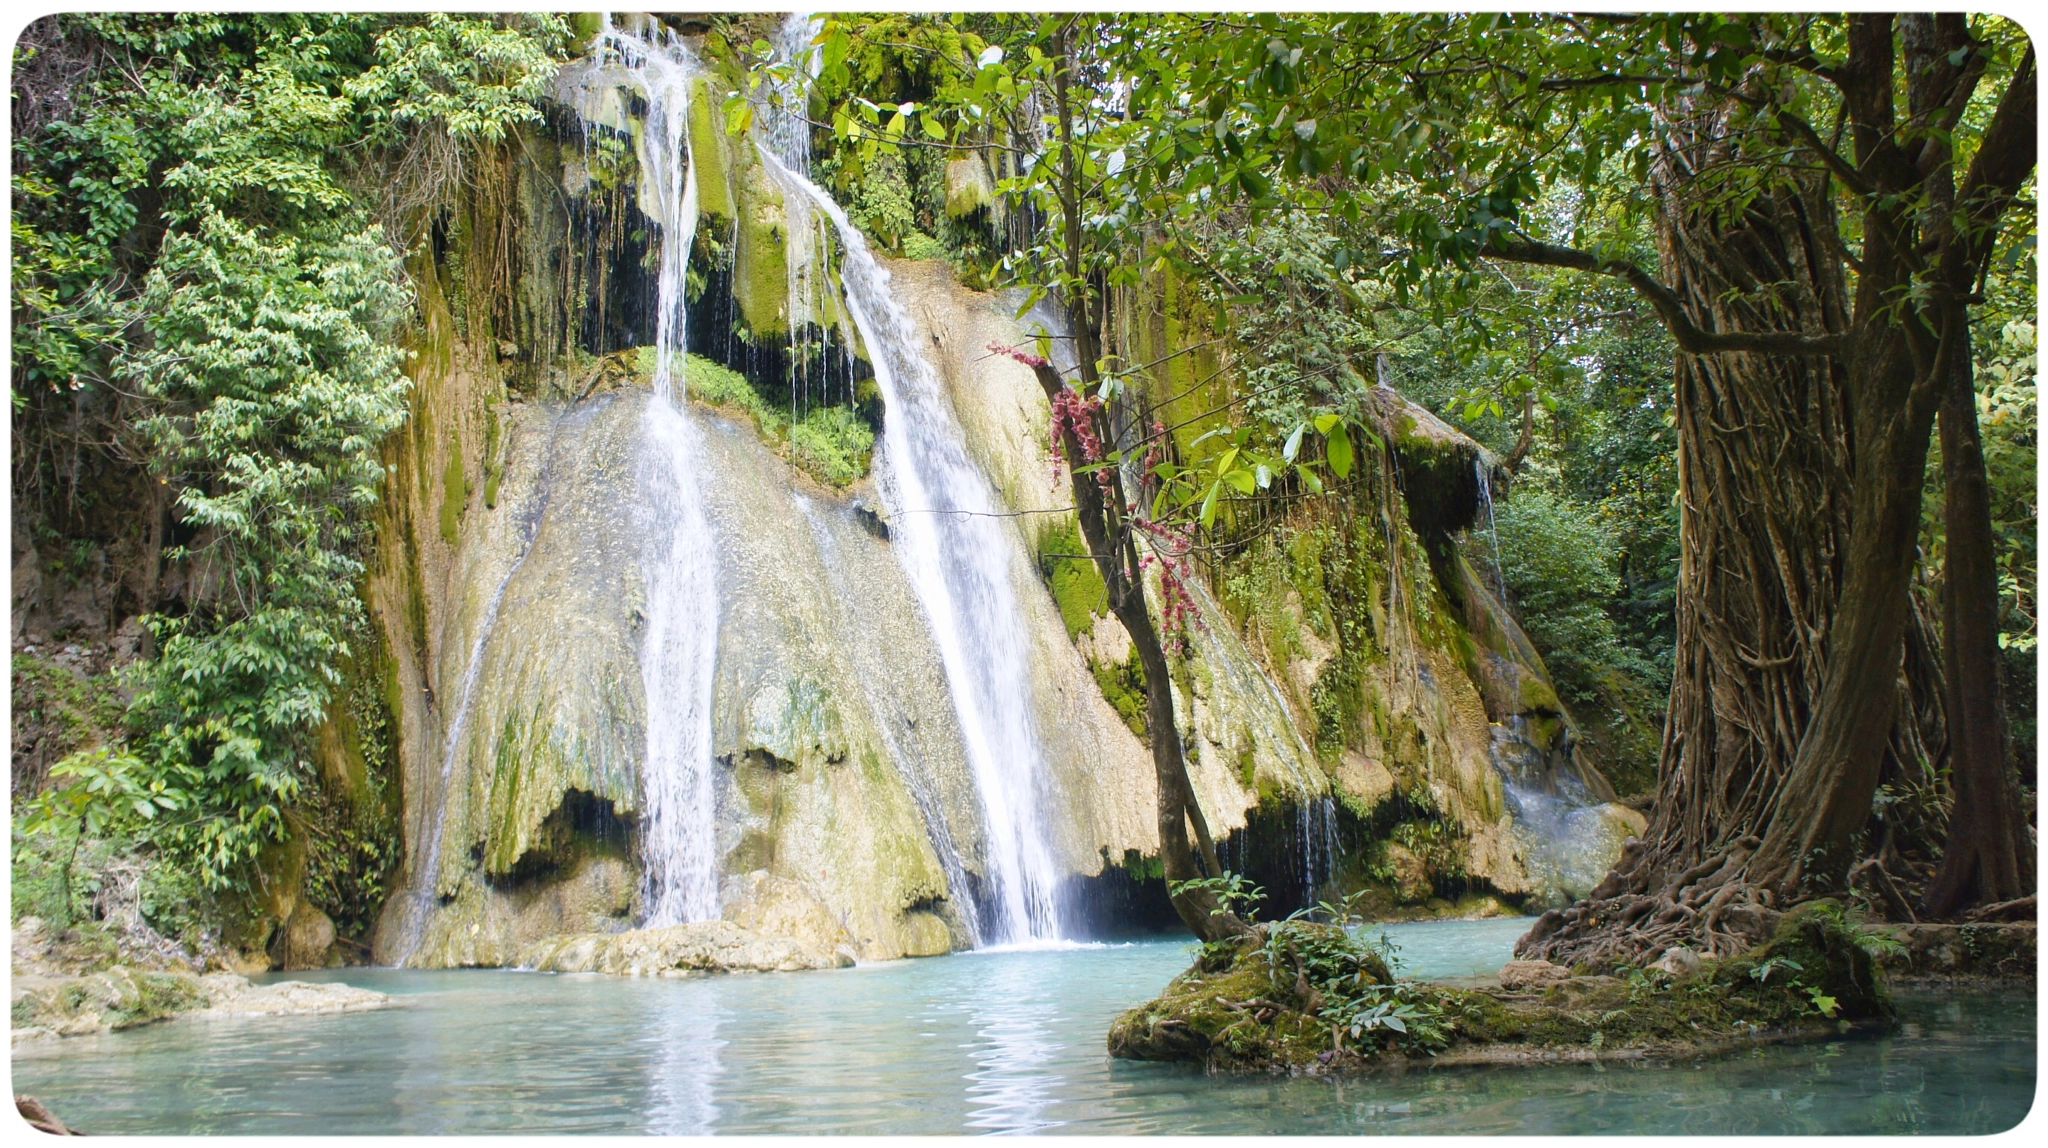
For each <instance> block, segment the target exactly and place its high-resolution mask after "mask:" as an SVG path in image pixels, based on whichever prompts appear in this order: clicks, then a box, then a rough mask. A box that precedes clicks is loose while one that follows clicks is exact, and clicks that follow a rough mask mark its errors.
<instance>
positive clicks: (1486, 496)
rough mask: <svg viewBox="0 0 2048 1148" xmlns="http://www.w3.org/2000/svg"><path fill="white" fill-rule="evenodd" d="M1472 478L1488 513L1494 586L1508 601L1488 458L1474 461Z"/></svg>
mask: <svg viewBox="0 0 2048 1148" xmlns="http://www.w3.org/2000/svg"><path fill="white" fill-rule="evenodd" d="M1472 477H1473V478H1474V479H1475V480H1477V481H1478V483H1479V505H1480V507H1481V508H1482V509H1483V510H1484V511H1485V512H1486V542H1487V545H1488V547H1490V548H1491V549H1492V551H1493V585H1494V590H1495V591H1496V592H1497V593H1499V594H1500V600H1501V601H1502V602H1506V601H1507V600H1508V582H1507V571H1506V570H1505V569H1503V568H1502V566H1501V564H1500V530H1499V528H1498V527H1497V526H1496V525H1495V523H1494V520H1493V480H1492V478H1491V476H1490V475H1489V474H1488V473H1487V466H1486V456H1485V455H1484V454H1481V455H1477V456H1475V457H1474V458H1473V459H1472Z"/></svg>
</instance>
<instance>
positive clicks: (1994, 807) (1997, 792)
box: [1925, 339, 2034, 917]
mask: <svg viewBox="0 0 2048 1148" xmlns="http://www.w3.org/2000/svg"><path fill="white" fill-rule="evenodd" d="M1956 343H1957V345H1956V346H1955V348H1953V350H1952V353H1951V357H1950V362H1949V372H1950V375H1951V379H1950V383H1949V387H1948V393H1947V394H1945V395H1944V396H1943V397H1942V407H1941V460H1942V480H1943V486H1944V492H1945V501H1944V506H1943V516H1944V518H1945V520H1946V524H1947V554H1946V560H1945V564H1944V568H1943V573H1942V591H1941V613H1942V631H1943V634H1944V637H1945V639H1946V640H1945V641H1944V643H1943V652H1944V654H1945V657H1944V659H1943V669H1944V671H1945V673H1944V677H1945V678H1946V680H1947V686H1948V691H1947V697H1946V699H1945V700H1946V705H1947V709H1948V712H1949V714H1950V725H1949V768H1950V777H1951V779H1952V784H1953V785H1954V788H1955V808H1954V812H1953V813H1952V814H1951V815H1950V817H1949V829H1948V844H1947V847H1946V848H1945V849H1944V850H1943V852H1942V857H1941V867H1940V869H1939V870H1937V871H1936V873H1935V877H1934V882H1933V884H1931V885H1930V886H1929V887H1928V889H1927V894H1926V898H1925V906H1926V909H1927V912H1928V913H1929V915H1931V916H1935V917H1951V916H1954V915H1955V914H1956V913H1958V912H1960V911H1961V910H1963V909H1967V908H1970V907H1972V906H1975V905H1988V904H1995V903H1997V902H2001V901H2010V900H2013V899H2015V898H2018V897H2024V896H2026V895H2027V894H2029V893H2032V892H2033V891H2034V850H2033V843H2032V842H2031V841H2030V840H2029V839H2028V836H2027V822H2026V814H2025V812H2024V811H2023V809H2022V807H2021V805H2020V800H2019V794H2018V792H2017V791H2016V786H2015V785H2014V784H2013V781H2014V778H2013V770H2012V763H2011V760H2010V755H2011V750H2010V743H2009V740H2008V734H2007V729H2006V720H2005V691H2004V685H2003V683H2002V682H2001V680H2000V674H1999V653H1998V568H1997V565H1996V562H1995V556H1994V540H1993V538H1992V533H1991V493H1990V483H1989V481H1988V479H1987V477H1986V475H1985V472H1984V444H1983V441H1982V439H1981V438H1980V437H1979V434H1978V429H1977V392H1976V386H1975V380H1974V378H1973V377H1972V371H1971V355H1970V348H1969V344H1968V340H1967V339H1959V340H1957V341H1956Z"/></svg>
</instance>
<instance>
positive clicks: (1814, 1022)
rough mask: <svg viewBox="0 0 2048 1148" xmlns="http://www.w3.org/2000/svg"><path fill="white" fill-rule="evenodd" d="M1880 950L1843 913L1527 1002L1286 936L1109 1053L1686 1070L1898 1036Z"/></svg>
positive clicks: (1170, 989) (1273, 929)
mask: <svg viewBox="0 0 2048 1148" xmlns="http://www.w3.org/2000/svg"><path fill="white" fill-rule="evenodd" d="M1877 935H1878V934H1877V933H1876V932H1875V931H1874V930H1862V929H1860V928H1858V927H1857V926H1855V925H1854V924H1853V923H1851V922H1849V921H1848V920H1847V919H1846V918H1845V917H1844V916H1843V914H1842V912H1841V910H1840V908H1839V907H1838V906H1836V905H1835V904H1833V903H1832V902H1825V901H1823V902H1814V903H1811V904H1808V905H1803V906H1800V907H1799V908H1797V909H1795V910H1793V911H1792V912H1789V913H1786V914H1785V915H1784V916H1783V917H1782V918H1780V919H1779V921H1778V922H1777V926H1776V929H1775V931H1774V932H1773V933H1772V935H1771V938H1770V940H1768V941H1767V942H1765V943H1764V944H1762V945H1759V946H1757V947H1755V948H1753V949H1751V950H1749V951H1748V952H1745V953H1742V954H1740V955H1738V956H1734V957H1729V958H1727V959H1725V960H1718V961H1700V960H1698V959H1697V958H1696V957H1693V958H1691V959H1684V958H1685V957H1686V956H1689V954H1683V955H1682V954H1671V955H1670V959H1667V960H1666V961H1664V962H1662V964H1663V965H1664V966H1665V967H1661V968H1652V969H1639V968H1632V967H1619V968H1615V969H1611V970H1605V971H1602V972H1598V973H1595V972H1594V971H1593V970H1580V969H1574V970H1563V969H1554V970H1552V969H1545V970H1537V971H1538V972H1548V973H1550V974H1551V975H1549V976H1540V975H1531V970H1529V969H1526V968H1515V969H1511V970H1509V971H1510V972H1511V973H1513V974H1514V975H1513V976H1508V977H1504V978H1503V981H1504V982H1505V984H1507V985H1511V986H1513V987H1485V988H1467V987H1459V986H1452V985H1444V984H1431V983H1427V982H1417V981H1406V980H1399V979H1397V978H1395V977H1394V976H1393V975H1392V974H1391V972H1390V971H1389V969H1388V967H1387V963H1386V959H1385V953H1384V951H1383V950H1382V949H1381V948H1380V947H1378V946H1376V945H1374V944H1373V943H1371V942H1368V941H1365V940H1361V939H1359V938H1358V937H1356V936H1354V935H1352V934H1351V933H1349V932H1347V931H1346V930H1344V929H1341V928H1339V927H1337V926H1334V925H1317V924H1308V923H1305V922H1300V921H1283V922H1279V923H1277V924H1270V925H1262V926H1259V928H1258V930H1257V931H1256V932H1255V933H1254V934H1253V935H1252V936H1250V937H1247V938H1242V939H1240V940H1238V941H1235V942H1232V943H1230V944H1227V945H1223V944H1219V945H1211V946H1208V947H1206V948H1205V950H1204V951H1203V953H1202V955H1201V957H1200V958H1199V959H1198V960H1197V961H1196V962H1195V965H1194V967H1192V968H1190V969H1189V970H1188V971H1187V972H1185V973H1182V974H1181V975H1180V976H1178V977H1175V978H1174V979H1173V981H1172V982H1171V983H1169V984H1168V985H1167V987H1166V990H1165V992H1163V993H1161V994H1160V996H1159V997H1158V998H1156V999H1154V1000H1152V1001H1149V1002H1147V1003H1145V1004H1143V1005H1140V1006H1138V1007H1136V1008H1133V1009H1130V1010H1128V1011H1126V1012H1124V1013H1123V1014H1122V1015H1120V1016H1118V1017H1117V1018H1116V1020H1115V1021H1114V1022H1113V1023H1112V1024H1111V1025H1110V1029H1109V1040H1108V1044H1109V1052H1110V1055H1112V1056H1117V1057H1124V1058H1128V1059H1133V1060H1163V1061H1183V1062H1195V1063H1200V1064H1203V1065H1204V1066H1206V1067H1208V1068H1210V1069H1217V1070H1226V1071H1251V1072H1258V1071H1265V1072H1292V1073H1299V1072H1312V1073H1319V1072H1351V1071H1362V1070H1367V1069H1373V1068H1380V1067H1394V1066H1399V1065H1403V1064H1407V1063H1409V1062H1411V1061H1413V1060H1417V1059H1430V1060H1433V1061H1435V1062H1436V1063H1443V1064H1459V1063H1515V1062H1525V1061H1540V1060H1573V1059H1613V1058H1621V1059H1628V1058H1639V1057H1647V1056H1660V1055H1677V1054H1681V1053H1690V1052H1701V1051H1708V1050H1712V1049H1714V1048H1718V1047H1725V1046H1727V1045H1731V1044H1735V1043H1740V1042H1746V1041H1755V1040H1782V1039H1796V1038H1799V1037H1804V1036H1814V1035H1824V1034H1827V1033H1832V1032H1836V1031H1839V1030H1841V1029H1842V1028H1843V1027H1845V1026H1859V1025H1860V1026H1872V1027H1885V1026H1888V1025H1889V1024H1890V1023H1891V1019H1892V1005H1891V1000H1890V998H1889V996H1888V995H1887V994H1886V993H1885V991H1884V987H1883V984H1882V982H1881V980H1880V978H1879V974H1878V966H1877V963H1876V959H1875V958H1874V956H1873V950H1880V949H1883V948H1885V947H1886V946H1885V945H1884V943H1883V942H1882V941H1880V940H1877V939H1876V937H1877ZM1533 963H1534V962H1520V963H1519V964H1524V965H1526V964H1533ZM1672 968H1677V969H1679V970H1681V971H1679V972H1677V973H1674V972H1672V971H1669V970H1670V969H1672ZM1574 973H1576V974H1578V975H1572V974H1574ZM1545 986H1547V987H1545Z"/></svg>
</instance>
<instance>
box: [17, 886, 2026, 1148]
mask: <svg viewBox="0 0 2048 1148" xmlns="http://www.w3.org/2000/svg"><path fill="white" fill-rule="evenodd" d="M1527 923H1528V922H1527V921H1526V920H1522V921H1514V920H1509V921H1435V922H1423V923H1416V924H1406V925H1394V926H1388V927H1387V930H1386V931H1387V932H1388V934H1389V935H1390V936H1391V938H1392V939H1393V940H1394V942H1395V943H1396V945H1397V946H1398V947H1399V953H1398V955H1399V958H1400V960H1401V962H1402V963H1403V965H1404V966H1405V967H1406V971H1408V972H1409V973H1410V974H1411V975H1416V976H1425V977H1446V976H1466V975H1474V974H1477V973H1485V972H1490V971H1492V970H1493V969H1496V968H1498V967H1499V966H1500V964H1501V963H1502V962H1503V961H1505V960H1506V959H1507V955H1508V952H1509V950H1510V949H1511V948H1512V946H1513V944H1514V939H1515V937H1517V936H1519V935H1520V933H1521V932H1522V930H1523V929H1524V928H1526V927H1527ZM1190 949H1191V946H1190V945H1189V944H1187V943H1185V942H1170V941H1154V942H1140V943H1132V944H1103V945H1076V946H1073V947H1060V948H1057V949H1046V948H1036V949H1031V950H1020V951H1007V952H980V953H972V954H961V955H958V956H951V957H936V958H932V959H929V960H919V961H897V962H892V963H888V964H879V965H864V966H860V967H857V968H853V969H847V970H841V971H831V972H819V973H792V974H779V975H758V976H730V977H717V978H700V979H689V980H668V981H656V980H624V979H618V978H612V977H603V976H595V975H569V976H552V975H546V974H536V973H518V972H500V971H485V970H476V971H451V972H419V971H394V970H382V969H344V970H334V971H332V972H327V973H313V974H304V973H302V974H293V975H294V976H295V977H297V978H299V979H305V980H342V981H347V982H349V983H353V984H362V985H365V986H367V987H370V988H375V989H378V990H380V991H384V992H388V993H391V994H393V995H394V996H395V997H397V998H398V1004H397V1007H394V1008H390V1009H385V1010H382V1011H378V1012H369V1013H356V1014H345V1015H341V1016H333V1017H291V1018H262V1017H252V1018H239V1019H219V1020H196V1019H188V1020H182V1021H172V1022H169V1023H165V1024H160V1025H154V1026H150V1027H147V1028H143V1029H137V1030H133V1031H130V1032H124V1033H110V1034H106V1035H102V1036H97V1037H75V1038H71V1039H69V1040H67V1041H64V1042H62V1044H61V1045H60V1046H59V1048H58V1050H57V1051H55V1052H50V1053H41V1054H29V1053H25V1052H22V1051H18V1052H17V1054H16V1057H15V1061H14V1072H15V1088H16V1090H17V1091H20V1092H28V1093H33V1094H36V1095H38V1096H42V1097H43V1098H45V1099H46V1100H47V1101H49V1102H50V1103H51V1105H52V1106H53V1107H54V1108H55V1109H56V1111H57V1112H58V1113H59V1115H61V1116H63V1117H64V1118H65V1119H66V1120H67V1121H70V1122H73V1123H76V1124H79V1125H83V1126H84V1127H85V1128H86V1129H87V1130H88V1131H92V1132H110V1133H111V1132H122V1133H171V1134H175V1133H243V1134H260V1133H285V1132H290V1133H306V1132H330V1133H442V1132H477V1133H485V1132H536V1133H556V1132H603V1133H613V1134H634V1133H690V1132H724V1133H777V1132H781V1133H790V1132H847V1133H871V1134H904V1133H932V1132H938V1133H946V1132H1023V1131H1038V1132H1081V1133H1144V1132H1188V1133H1195V1132H1206V1133H1241V1134H1258V1133H1289V1132H1299V1133H1318V1132H1320V1133H1398V1132H1429V1133H1446V1132H1467V1133H1487V1132H1517V1133H1571V1132H1606V1133H1625V1132H1626V1133H1676V1134H1684V1133H1694V1134H1697V1133H1726V1132H1751V1133H1763V1134H1768V1133H1803V1132H1833V1133H1840V1134H1858V1133H1861V1134H1874V1133H1892V1132H1946V1133H1974V1132H1991V1131H1997V1130H2000V1129H2003V1128H2007V1127H2011V1126H2012V1125H2013V1124H2015V1123H2017V1122H2018V1121H2019V1120H2020V1119H2021V1118H2022V1117H2023V1116H2024V1115H2025V1113H2026V1111H2027V1109H2028V1107H2029V1106H2030V1104H2031V1102H2032V1098H2033V1090H2034V1073H2035V1037H2034V1007H2035V1001H2034V996H2033V994H2031V993H2027V994H2024V995H2014V994H2006V995H2003V996H1998V995H1991V994H1981V993H1980V994H1962V995H1956V996H1936V995H1929V994H1910V993H1909V994H1904V995H1903V997H1902V1001H1901V1004H1902V1012H1903V1014H1904V1019H1905V1022H1906V1023H1905V1026H1904V1028H1903V1029H1902V1031H1901V1032H1900V1033H1899V1034H1897V1035H1895V1036H1891V1037H1886V1038H1883V1039H1844V1040H1838V1041H1829V1042H1822V1043H1818V1044H1809V1045H1800V1046H1775V1047H1763V1048H1755V1049H1750V1050H1746V1051H1743V1052H1739V1053H1736V1054H1733V1055H1730V1056H1725V1057H1718V1058H1710V1059H1703V1060H1699V1061H1681V1062H1677V1063H1671V1064H1641V1063H1627V1064H1624V1063H1614V1064H1606V1065H1551V1066H1537V1067H1518V1068H1505V1069H1504V1068H1456V1069H1452V1068H1443V1069H1432V1070H1427V1071H1416V1072H1409V1073H1406V1074H1402V1075H1387V1076H1380V1077H1367V1078H1361V1079H1354V1080H1351V1081H1344V1082H1333V1081H1326V1080H1306V1079H1304V1080H1285V1079H1272V1078H1263V1077H1261V1078H1251V1079H1244V1078H1228V1077H1212V1076H1206V1075H1204V1074H1202V1073H1200V1072H1198V1071H1191V1070H1189V1069H1186V1068H1182V1067H1177V1066H1169V1065H1151V1064H1131V1063H1126V1062H1115V1061H1111V1060H1110V1059H1109V1058H1108V1057H1107V1056H1106V1055H1105V1054H1104V1051H1103V1034H1104V1033H1105V1031H1106V1030H1107V1028H1108V1024H1109V1020H1110V1018H1111V1017H1113V1016H1114V1015H1115V1014H1116V1013H1117V1012H1118V1011H1119V1010H1121V1009H1123V1008H1126V1007H1129V1006H1130V1005H1132V1004H1134V1003H1137V1002H1139V1001H1143V1000H1145V999H1146V998H1148V997H1150V996H1151V995H1153V994H1154V993H1156V992H1157V991H1158V990H1159V988H1160V987H1161V986H1163V985H1164V984H1165V983H1166V981H1167V980H1168V979H1169V978H1171V977H1172V976H1173V975H1174V974H1176V973H1178V972H1180V971H1181V970H1182V969H1183V968H1185V967H1186V965H1187V961H1188V958H1189V953H1190Z"/></svg>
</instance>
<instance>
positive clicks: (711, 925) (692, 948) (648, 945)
mask: <svg viewBox="0 0 2048 1148" xmlns="http://www.w3.org/2000/svg"><path fill="white" fill-rule="evenodd" d="M516 963H517V964H518V965H519V967H521V968H528V969H535V970H538V971H540V972H550V973H612V974H615V975H618V976H629V977H687V976H695V975H698V974H701V973H741V972H746V973H789V972H799V971H801V970H804V969H841V968H846V967H847V966H849V965H851V964H853V951H852V950H851V949H850V948H848V947H847V946H845V945H840V946H837V947H836V948H830V949H828V948H825V947H824V946H822V945H817V944H814V943H812V942H809V941H801V940H796V939H794V938H790V937H774V936H767V935H764V934H761V933H756V932H754V931H752V930H750V929H743V928H741V927H740V926H738V925H735V924H733V923H732V922H730V921H700V922H697V923H694V924H688V925H663V926H660V927H658V928H652V929H633V930H630V931H627V932H622V933H569V934H564V935H560V936H554V937H546V938H543V939H541V940H539V941H535V942H534V943H532V944H530V945H527V946H526V947H525V948H523V949H521V950H520V951H519V956H518V959H517V961H516Z"/></svg>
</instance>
